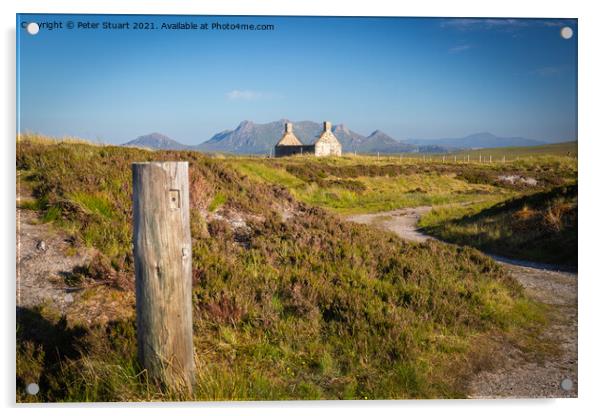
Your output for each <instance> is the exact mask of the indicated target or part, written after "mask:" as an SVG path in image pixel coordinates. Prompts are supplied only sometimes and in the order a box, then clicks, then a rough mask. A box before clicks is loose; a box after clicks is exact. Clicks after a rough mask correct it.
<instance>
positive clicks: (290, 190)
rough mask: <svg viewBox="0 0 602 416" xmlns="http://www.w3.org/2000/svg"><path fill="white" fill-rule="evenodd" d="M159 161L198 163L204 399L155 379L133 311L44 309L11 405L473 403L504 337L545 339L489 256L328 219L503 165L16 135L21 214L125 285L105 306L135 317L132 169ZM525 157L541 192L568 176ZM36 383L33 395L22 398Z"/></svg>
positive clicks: (458, 195)
mask: <svg viewBox="0 0 602 416" xmlns="http://www.w3.org/2000/svg"><path fill="white" fill-rule="evenodd" d="M150 160H187V161H188V162H189V164H190V168H189V174H190V207H191V231H192V237H193V278H194V295H193V296H194V299H193V302H194V317H195V324H194V335H195V350H196V354H197V361H198V362H197V364H198V365H197V371H198V374H197V387H196V388H195V391H194V395H193V397H187V396H183V395H182V394H181V393H180V392H173V391H165V390H163V389H161V388H159V387H158V386H156V385H154V384H153V383H152V382H150V381H149V380H147V379H146V378H145V373H144V371H142V370H141V369H140V368H139V366H138V364H137V362H136V349H135V324H134V322H133V321H132V319H121V320H113V321H110V322H109V323H106V324H103V323H100V322H92V323H88V322H87V321H86V320H77V319H72V318H71V317H70V316H69V314H67V316H59V315H58V314H57V313H56V311H54V310H52V308H50V307H48V306H44V305H42V306H40V307H39V308H34V309H25V308H21V309H19V310H18V313H17V400H18V401H33V400H39V401H122V400H124V401H127V400H175V399H182V398H185V399H195V400H256V399H264V400H270V399H320V398H326V399H336V398H340V399H393V398H434V397H438V398H443V397H464V396H465V395H466V381H467V379H468V378H469V377H470V376H471V375H472V374H474V373H475V372H477V371H480V370H482V369H485V368H488V367H490V366H491V365H492V363H493V362H494V360H495V358H496V354H495V350H496V344H495V342H494V341H493V340H494V339H495V340H500V342H508V343H511V344H513V345H516V346H517V347H518V348H521V349H524V350H529V351H533V350H534V349H537V348H544V347H545V346H542V345H541V344H539V345H537V346H534V345H533V344H534V343H533V342H530V340H532V339H534V337H536V336H537V334H538V333H539V331H541V330H542V328H543V327H544V326H545V323H546V311H545V309H544V308H543V306H542V305H540V304H538V303H535V302H533V301H532V300H530V299H528V298H527V297H525V295H524V294H523V292H522V289H521V287H520V285H518V284H517V283H516V282H515V281H514V280H513V279H512V278H510V277H509V276H508V275H507V273H506V272H505V271H504V270H503V269H502V268H501V267H499V266H498V265H497V264H496V263H495V262H494V261H493V260H491V259H490V258H488V257H486V256H484V255H482V254H481V253H479V252H478V251H477V250H475V249H472V248H467V247H458V246H453V245H446V244H443V243H437V242H433V241H429V242H427V243H423V244H412V243H408V242H404V241H402V240H400V239H399V238H397V237H396V236H394V235H392V234H388V233H383V232H382V231H377V230H373V229H371V228H369V227H366V226H362V225H358V224H353V223H349V222H346V221H343V220H341V219H340V218H339V217H338V216H337V215H333V214H332V211H334V212H350V211H353V210H354V206H356V205H358V206H360V207H361V209H362V210H377V209H381V208H383V207H386V208H387V207H393V206H395V208H397V207H398V206H397V205H396V204H406V205H414V204H425V203H449V202H452V201H453V202H458V201H468V200H469V199H475V198H485V199H489V200H491V199H494V198H499V197H500V195H503V196H504V197H505V196H512V195H515V194H516V193H518V192H520V189H514V188H513V187H510V186H507V185H505V184H502V183H498V182H496V181H497V179H496V172H498V170H496V169H499V171H504V170H503V169H508V167H499V168H498V167H481V166H474V167H473V166H458V165H448V164H439V165H437V164H428V163H421V162H420V161H400V162H399V163H397V162H396V161H393V160H382V161H374V159H373V158H372V159H371V158H353V157H347V158H341V159H332V160H329V159H326V160H320V161H316V160H308V159H304V158H290V159H286V160H262V159H258V158H222V159H217V158H210V157H207V156H204V155H202V154H199V153H196V152H185V151H182V152H167V151H165V152H151V151H144V150H140V149H133V148H121V147H111V146H107V147H100V146H91V145H87V144H82V143H55V142H49V143H47V142H43V141H41V140H39V139H36V140H29V138H28V136H24V137H21V139H20V141H19V145H18V149H17V170H18V175H19V176H18V177H19V178H21V180H22V181H23V182H24V184H26V185H27V187H29V188H30V189H31V190H32V194H33V197H34V198H35V202H29V203H28V208H29V209H35V210H37V211H39V212H40V215H41V216H42V218H43V219H44V220H45V221H48V222H51V223H52V224H53V226H54V227H56V228H57V229H60V230H63V231H64V232H67V233H68V234H69V235H70V236H71V237H72V241H73V245H74V247H75V248H77V247H78V246H80V245H86V246H89V247H94V248H95V249H96V250H97V251H98V253H99V254H98V257H97V258H96V259H95V260H94V261H93V262H91V263H90V265H89V266H88V267H85V268H83V269H82V270H81V271H80V275H78V279H79V280H78V282H84V284H85V282H86V281H93V280H107V279H108V280H114V281H115V286H116V287H118V288H120V290H121V293H123V296H122V297H117V298H116V299H112V301H113V302H118V301H122V302H123V303H124V305H123V307H124V308H130V309H132V308H133V304H132V303H131V299H132V296H126V295H128V294H131V291H132V285H131V283H132V281H133V279H134V277H133V264H132V253H131V233H132V229H131V174H130V164H131V163H132V162H134V161H137V162H139V161H150ZM371 161H372V162H371ZM524 163H525V165H524V166H521V167H520V169H523V171H525V172H528V173H529V175H536V176H537V178H538V180H540V181H539V182H538V183H539V185H537V186H538V187H543V186H544V184H546V183H549V182H550V181H565V176H566V177H569V179H566V180H570V177H571V175H573V173H574V169H573V168H572V167H571V166H570V165H569V164H568V162H565V161H564V160H560V161H559V162H558V163H560V164H561V166H560V168H559V169H558V170H557V171H548V170H546V169H540V168H541V166H536V165H529V164H528V162H524ZM513 169H518V168H517V167H513ZM483 172H485V173H483ZM492 172H493V173H492ZM504 172H505V171H504ZM558 172H560V173H558ZM558 175H564V176H558ZM557 176H558V177H557ZM546 181H547V182H546ZM330 193H332V195H330ZM354 198H355V199H354ZM317 205H318V206H317ZM320 206H322V207H325V208H326V209H323V208H321V207H320ZM214 212H215V214H219V216H218V215H215V214H214ZM285 214H286V215H285ZM234 217H236V218H237V219H239V218H242V219H243V220H244V226H240V224H238V225H237V226H234V225H233V221H232V220H231V219H232V218H234ZM237 221H238V223H239V222H240V221H239V220H237ZM86 293H90V295H86ZM92 293H93V292H92V289H91V288H88V289H85V292H84V295H82V298H81V302H85V301H86V299H87V297H88V296H90V297H92ZM128 302H129V303H128ZM81 308H82V309H85V306H81ZM496 342H497V341H496ZM535 352H536V351H535ZM31 382H37V383H38V384H39V385H40V389H41V390H40V393H39V394H38V395H37V396H28V395H26V394H25V393H24V388H25V386H26V385H27V383H31Z"/></svg>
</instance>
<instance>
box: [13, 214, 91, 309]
mask: <svg viewBox="0 0 602 416" xmlns="http://www.w3.org/2000/svg"><path fill="white" fill-rule="evenodd" d="M65 238H66V236H65V235H61V234H59V233H57V232H56V231H54V230H52V229H51V228H50V226H49V225H48V224H41V223H39V220H38V218H37V215H36V214H35V213H34V212H32V211H29V210H24V209H17V307H26V308H31V307H33V306H36V305H40V304H44V303H48V302H50V303H51V304H52V306H54V307H56V309H58V310H59V311H60V312H61V313H64V312H65V311H66V310H67V308H68V307H69V306H70V304H71V303H73V301H74V300H75V299H76V298H77V297H78V293H76V292H75V291H73V289H72V288H69V287H67V286H66V284H65V283H64V281H65V276H66V275H67V274H69V273H71V272H72V271H73V269H74V268H76V267H78V266H83V265H84V264H86V263H87V262H88V261H89V260H90V258H91V253H90V252H89V251H85V250H80V251H78V252H77V253H72V255H68V254H67V253H68V252H69V248H70V244H69V242H68V241H66V240H65Z"/></svg>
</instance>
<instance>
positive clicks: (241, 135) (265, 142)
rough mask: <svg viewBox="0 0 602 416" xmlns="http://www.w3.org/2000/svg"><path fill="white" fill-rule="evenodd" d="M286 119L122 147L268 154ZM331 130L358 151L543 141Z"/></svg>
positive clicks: (307, 138) (304, 135)
mask: <svg viewBox="0 0 602 416" xmlns="http://www.w3.org/2000/svg"><path fill="white" fill-rule="evenodd" d="M288 121H289V120H286V119H281V120H278V121H273V122H271V123H265V124H258V123H253V122H252V121H248V120H245V121H243V122H242V123H240V124H239V125H238V127H236V129H234V130H224V131H222V132H219V133H217V134H215V135H214V136H213V137H211V138H210V139H209V140H207V141H206V142H203V143H200V144H198V145H185V144H182V143H179V142H177V141H175V140H173V139H171V138H169V137H167V136H165V135H163V134H160V133H151V134H147V135H144V136H140V137H138V138H136V139H135V140H132V141H129V142H127V143H125V144H124V146H134V147H145V148H151V149H161V150H166V149H170V150H197V151H201V152H213V153H236V154H267V153H270V151H271V150H272V149H273V148H274V145H275V144H276V142H278V140H279V139H280V138H281V137H282V134H283V131H284V123H286V122H288ZM332 131H333V133H334V135H335V136H336V137H337V138H338V139H339V141H340V142H341V144H342V146H343V152H357V153H377V152H380V153H409V152H429V153H443V152H448V151H453V150H460V149H475V148H493V147H509V146H536V145H541V144H546V143H544V142H541V141H537V140H531V139H525V138H522V137H498V136H495V135H493V134H491V133H476V134H471V135H469V136H466V137H460V138H449V139H407V140H404V141H400V140H396V139H394V138H392V137H391V136H389V135H387V134H386V133H384V132H382V131H380V130H375V131H374V132H372V133H371V134H370V135H368V136H363V135H361V134H359V133H356V132H354V131H352V130H350V129H349V128H347V127H346V126H345V125H344V124H337V125H335V126H333V129H332ZM293 132H294V133H295V135H296V136H297V138H298V139H299V140H301V142H303V143H304V144H311V143H313V142H314V141H315V140H316V139H317V138H318V137H319V135H320V133H321V132H322V124H321V123H316V122H313V121H299V122H294V123H293Z"/></svg>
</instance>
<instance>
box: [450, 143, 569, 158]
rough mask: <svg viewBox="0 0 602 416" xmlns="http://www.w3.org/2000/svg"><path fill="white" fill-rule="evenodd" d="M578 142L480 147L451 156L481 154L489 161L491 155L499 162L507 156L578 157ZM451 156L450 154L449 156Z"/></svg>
mask: <svg viewBox="0 0 602 416" xmlns="http://www.w3.org/2000/svg"><path fill="white" fill-rule="evenodd" d="M577 154H578V150H577V142H576V141H574V142H564V143H554V144H546V145H542V146H527V147H498V148H494V149H480V150H478V149H477V150H470V151H458V152H454V153H452V154H451V155H450V156H451V157H453V156H456V157H457V158H458V159H459V158H464V157H466V156H470V159H471V160H473V161H477V160H479V155H480V156H481V160H482V161H489V156H491V158H492V160H494V161H496V162H499V161H501V160H502V158H504V157H505V158H506V161H508V162H509V161H514V160H516V159H517V158H518V159H519V160H520V159H525V158H526V159H530V158H535V157H542V156H544V157H554V156H561V157H573V158H575V157H577ZM448 157H449V156H448Z"/></svg>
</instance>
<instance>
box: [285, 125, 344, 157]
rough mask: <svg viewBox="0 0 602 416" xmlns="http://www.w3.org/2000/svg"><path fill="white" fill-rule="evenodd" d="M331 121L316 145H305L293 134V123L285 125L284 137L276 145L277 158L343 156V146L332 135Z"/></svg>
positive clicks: (325, 126)
mask: <svg viewBox="0 0 602 416" xmlns="http://www.w3.org/2000/svg"><path fill="white" fill-rule="evenodd" d="M331 129H332V124H331V123H330V121H325V122H324V130H323V131H322V134H320V137H318V140H316V142H315V143H314V144H309V145H305V144H303V143H301V141H300V140H299V139H297V137H296V136H295V134H294V133H293V123H285V124H284V135H283V136H282V138H281V139H280V140H279V141H278V143H276V146H275V148H274V155H275V156H276V157H282V156H292V155H297V154H312V155H315V156H341V153H342V146H341V143H340V142H339V141H338V140H337V138H336V137H335V135H334V134H332V131H331Z"/></svg>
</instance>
